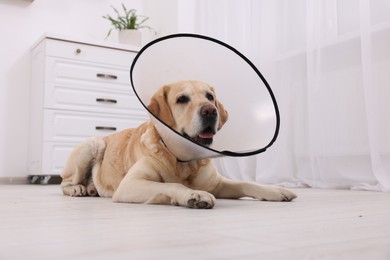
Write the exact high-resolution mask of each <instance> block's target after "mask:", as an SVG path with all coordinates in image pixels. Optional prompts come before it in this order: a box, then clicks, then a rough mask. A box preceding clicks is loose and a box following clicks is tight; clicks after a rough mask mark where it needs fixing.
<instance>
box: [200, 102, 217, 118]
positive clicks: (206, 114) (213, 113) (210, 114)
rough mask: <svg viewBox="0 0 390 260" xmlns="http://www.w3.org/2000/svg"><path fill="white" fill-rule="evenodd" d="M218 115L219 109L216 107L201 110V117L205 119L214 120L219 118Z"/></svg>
mask: <svg viewBox="0 0 390 260" xmlns="http://www.w3.org/2000/svg"><path fill="white" fill-rule="evenodd" d="M217 114H218V112H217V109H216V108H215V107H214V106H212V105H204V106H203V107H202V108H201V109H200V115H201V116H202V117H203V118H209V119H212V118H215V117H217Z"/></svg>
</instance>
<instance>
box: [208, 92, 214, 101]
mask: <svg viewBox="0 0 390 260" xmlns="http://www.w3.org/2000/svg"><path fill="white" fill-rule="evenodd" d="M206 98H207V99H208V100H210V101H214V96H213V95H212V94H210V93H207V94H206Z"/></svg>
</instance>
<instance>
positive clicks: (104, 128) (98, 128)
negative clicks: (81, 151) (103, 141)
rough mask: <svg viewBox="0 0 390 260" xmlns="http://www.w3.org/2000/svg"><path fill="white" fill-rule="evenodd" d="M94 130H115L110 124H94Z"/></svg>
mask: <svg viewBox="0 0 390 260" xmlns="http://www.w3.org/2000/svg"><path fill="white" fill-rule="evenodd" d="M95 129H96V130H108V131H116V127H112V126H96V127H95Z"/></svg>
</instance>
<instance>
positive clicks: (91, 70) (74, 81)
mask: <svg viewBox="0 0 390 260" xmlns="http://www.w3.org/2000/svg"><path fill="white" fill-rule="evenodd" d="M46 62H47V65H46V78H45V81H46V82H47V83H55V84H66V85H73V86H89V87H95V88H105V89H107V90H122V91H132V87H131V85H130V70H129V68H127V67H115V66H109V65H102V64H96V63H90V62H78V61H72V60H64V59H58V58H52V57H49V58H47V60H46Z"/></svg>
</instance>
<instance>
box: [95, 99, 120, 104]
mask: <svg viewBox="0 0 390 260" xmlns="http://www.w3.org/2000/svg"><path fill="white" fill-rule="evenodd" d="M96 102H102V103H114V104H116V103H117V101H116V100H115V99H109V98H97V99H96Z"/></svg>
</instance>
